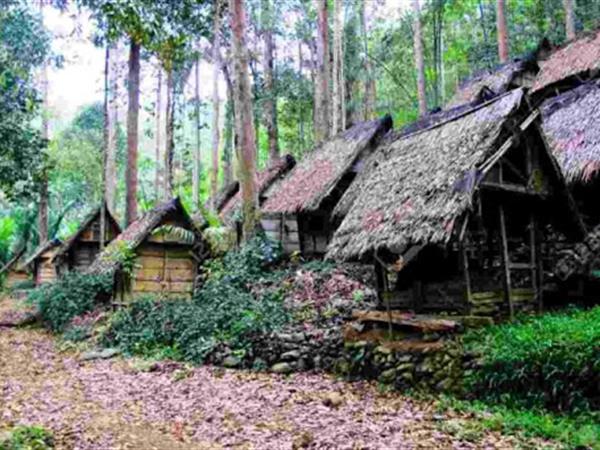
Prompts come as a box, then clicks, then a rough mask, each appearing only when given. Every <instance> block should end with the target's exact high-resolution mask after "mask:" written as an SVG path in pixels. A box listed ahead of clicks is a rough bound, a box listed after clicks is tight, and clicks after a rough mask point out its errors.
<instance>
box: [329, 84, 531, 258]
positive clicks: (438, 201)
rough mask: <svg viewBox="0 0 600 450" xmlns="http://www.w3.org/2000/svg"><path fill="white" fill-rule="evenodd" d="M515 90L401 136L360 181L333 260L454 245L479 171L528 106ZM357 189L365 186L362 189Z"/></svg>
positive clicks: (337, 235)
mask: <svg viewBox="0 0 600 450" xmlns="http://www.w3.org/2000/svg"><path fill="white" fill-rule="evenodd" d="M523 98H524V94H523V90H522V89H517V90H514V91H511V92H509V93H507V94H505V95H503V96H501V97H499V98H497V99H495V100H493V101H491V102H488V103H484V104H483V105H480V106H479V107H476V108H473V109H471V110H470V111H469V112H466V113H464V114H463V115H460V116H456V117H453V118H452V119H450V120H448V121H446V122H442V123H439V124H437V125H435V126H433V127H431V128H429V129H427V130H423V131H421V132H417V133H414V134H411V135H409V136H405V137H401V136H399V137H398V138H397V139H395V140H391V142H389V143H388V144H387V145H386V146H384V147H382V149H381V150H380V151H378V152H377V154H378V155H379V156H378V157H377V158H376V159H377V163H376V164H373V165H372V167H371V168H370V170H369V171H368V172H367V173H365V175H364V176H362V177H361V179H360V181H359V182H358V183H355V187H354V189H356V190H357V192H359V194H358V196H357V198H356V200H355V201H354V202H353V204H352V207H351V208H350V211H348V214H347V215H346V217H345V218H344V220H343V222H342V224H341V225H340V227H339V228H338V230H337V231H336V233H335V234H334V237H333V240H332V242H331V244H330V246H329V253H328V257H333V258H336V259H352V258H360V257H362V256H363V255H365V254H367V253H370V252H372V251H376V250H379V249H382V248H387V249H390V250H393V251H399V252H401V251H403V249H405V248H407V247H408V246H410V245H419V244H436V243H440V244H442V243H447V242H448V240H449V239H450V237H451V236H452V233H453V231H454V224H455V222H457V220H458V219H460V218H461V217H462V216H463V214H464V213H465V212H466V211H467V210H468V209H469V208H470V206H471V202H472V197H473V192H474V188H475V187H476V184H477V183H478V182H479V181H480V179H479V178H480V177H479V175H478V174H479V172H478V169H479V168H480V167H481V166H482V165H483V163H484V162H485V161H486V160H488V158H489V157H490V156H491V154H492V153H493V152H494V150H496V147H497V146H498V141H499V139H501V135H502V134H503V131H505V129H504V125H505V124H506V123H507V121H508V120H509V119H510V118H511V116H512V115H513V113H515V112H516V111H517V110H518V109H519V108H520V106H521V104H522V101H523ZM356 184H359V185H358V186H357V185H356Z"/></svg>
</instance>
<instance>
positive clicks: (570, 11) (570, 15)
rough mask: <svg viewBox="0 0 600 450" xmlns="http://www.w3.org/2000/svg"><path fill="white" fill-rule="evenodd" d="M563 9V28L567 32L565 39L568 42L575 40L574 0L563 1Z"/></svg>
mask: <svg viewBox="0 0 600 450" xmlns="http://www.w3.org/2000/svg"><path fill="white" fill-rule="evenodd" d="M563 5H564V7H565V27H566V31H567V39H568V40H569V41H570V40H572V39H575V36H576V33H577V32H576V31H575V0H563Z"/></svg>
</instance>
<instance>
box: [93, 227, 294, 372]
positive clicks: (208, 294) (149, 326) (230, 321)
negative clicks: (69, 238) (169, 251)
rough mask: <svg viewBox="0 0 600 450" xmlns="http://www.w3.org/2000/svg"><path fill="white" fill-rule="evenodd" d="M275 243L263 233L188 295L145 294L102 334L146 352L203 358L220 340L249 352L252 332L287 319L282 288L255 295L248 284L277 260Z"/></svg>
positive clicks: (210, 268) (133, 350)
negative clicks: (158, 296) (180, 297)
mask: <svg viewBox="0 0 600 450" xmlns="http://www.w3.org/2000/svg"><path fill="white" fill-rule="evenodd" d="M278 255H279V254H278V252H277V250H276V248H275V247H274V246H273V245H272V244H271V243H269V242H268V241H265V240H264V239H261V238H256V239H254V240H252V241H251V242H250V243H249V244H247V245H246V246H244V247H242V248H241V249H239V250H236V251H234V252H231V253H229V254H227V256H226V257H225V258H224V259H223V260H222V261H216V262H215V261H213V262H211V263H210V265H209V266H208V271H207V273H208V276H207V279H206V281H205V284H204V286H203V288H202V289H200V290H199V292H197V293H196V295H195V296H194V299H193V300H192V301H189V300H170V301H166V300H156V299H153V298H144V299H140V300H137V301H135V302H133V303H132V304H131V306H130V307H128V308H126V309H122V310H120V311H118V312H117V313H116V314H115V315H114V316H113V318H112V319H111V322H110V324H109V327H108V330H107V331H106V332H105V334H104V336H103V343H104V345H111V346H112V345H117V346H119V347H121V348H123V349H124V350H126V351H128V352H131V353H137V354H145V355H154V354H156V353H157V352H163V351H164V349H165V348H170V349H171V350H172V351H174V353H173V354H174V355H177V356H178V357H180V358H182V359H184V360H187V361H191V362H195V363H201V362H203V361H204V360H205V359H206V357H207V356H208V355H209V354H210V353H211V352H212V351H213V350H214V349H215V347H216V346H217V345H219V344H221V343H224V344H227V345H228V346H229V347H230V348H232V349H234V350H238V351H241V352H243V351H245V350H246V349H247V348H248V346H249V345H250V344H249V342H250V341H251V339H250V337H251V336H252V335H254V334H257V333H266V332H269V331H272V330H274V329H277V328H278V327H281V326H282V325H283V324H284V323H286V322H287V320H288V315H287V313H286V311H285V308H284V306H283V299H282V297H281V295H278V293H277V292H266V293H262V294H261V295H253V294H252V293H251V292H250V290H249V288H248V283H249V282H250V281H254V280H255V279H256V278H260V277H261V276H264V275H265V274H266V273H265V270H266V269H267V268H268V267H269V266H270V265H271V264H273V263H274V262H276V261H277V258H278V257H279V256H278Z"/></svg>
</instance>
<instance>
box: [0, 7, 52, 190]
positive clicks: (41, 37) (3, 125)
mask: <svg viewBox="0 0 600 450" xmlns="http://www.w3.org/2000/svg"><path fill="white" fill-rule="evenodd" d="M48 51H49V42H48V34H47V32H46V30H45V29H44V27H43V25H42V23H41V21H40V20H39V17H36V16H34V15H33V14H32V13H31V11H29V10H28V8H27V6H26V5H25V4H20V3H17V2H15V3H14V4H11V3H9V4H7V5H3V6H2V8H1V10H0V190H1V191H3V192H4V193H5V194H6V195H9V196H14V195H16V194H19V195H20V196H25V195H27V194H31V192H32V190H33V189H32V188H33V186H34V182H35V180H36V177H37V176H38V175H39V173H40V170H41V167H42V163H43V154H42V152H41V149H42V147H43V144H44V143H43V141H42V139H41V138H40V135H39V133H38V132H37V131H36V130H34V128H33V127H32V124H31V121H32V119H33V118H34V117H35V113H36V112H37V107H38V95H37V91H36V90H35V87H34V79H33V73H34V70H35V68H36V67H38V66H40V65H41V64H42V62H44V60H45V58H46V55H47V53H48Z"/></svg>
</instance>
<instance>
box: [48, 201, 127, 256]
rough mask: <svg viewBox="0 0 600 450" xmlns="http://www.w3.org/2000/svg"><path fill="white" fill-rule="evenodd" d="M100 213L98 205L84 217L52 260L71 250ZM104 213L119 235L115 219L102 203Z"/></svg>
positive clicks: (119, 229)
mask: <svg viewBox="0 0 600 450" xmlns="http://www.w3.org/2000/svg"><path fill="white" fill-rule="evenodd" d="M101 211H102V205H98V206H96V207H94V208H92V210H91V211H90V212H89V213H88V214H87V215H86V216H85V218H84V219H83V221H82V222H81V224H80V225H79V227H78V228H77V231H75V233H73V234H72V235H71V236H70V237H69V238H68V239H67V240H66V241H64V242H63V244H62V245H61V247H60V248H59V249H58V250H57V252H56V254H55V255H54V258H53V259H56V258H59V257H61V256H63V255H65V254H66V253H67V252H68V251H69V250H70V249H71V247H73V245H74V244H75V242H76V241H77V239H78V238H79V237H80V236H81V234H82V233H83V232H84V231H85V230H86V229H87V228H88V227H89V226H90V225H91V224H92V223H93V222H94V221H95V220H96V218H99V217H100V213H101ZM104 211H105V213H106V216H107V218H108V220H109V222H110V223H111V224H112V225H113V226H115V227H116V228H117V230H118V231H119V233H120V232H121V227H120V226H119V224H118V222H117V221H116V219H115V217H114V216H113V215H112V214H111V212H110V209H109V207H108V204H106V202H105V203H104Z"/></svg>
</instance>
